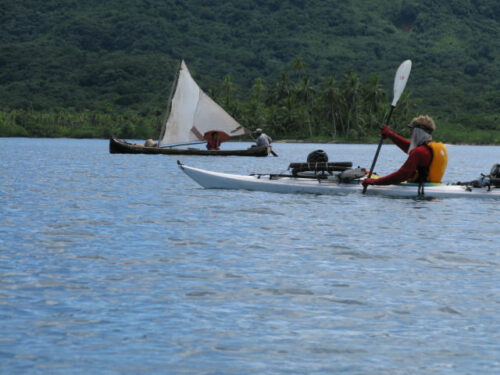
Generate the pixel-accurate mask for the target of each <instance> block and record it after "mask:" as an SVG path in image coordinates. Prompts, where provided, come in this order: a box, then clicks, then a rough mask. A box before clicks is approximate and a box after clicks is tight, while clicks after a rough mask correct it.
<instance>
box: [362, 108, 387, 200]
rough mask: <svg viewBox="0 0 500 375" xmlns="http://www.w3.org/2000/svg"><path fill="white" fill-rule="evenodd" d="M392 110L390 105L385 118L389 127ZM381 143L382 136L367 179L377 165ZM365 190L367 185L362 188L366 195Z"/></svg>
mask: <svg viewBox="0 0 500 375" xmlns="http://www.w3.org/2000/svg"><path fill="white" fill-rule="evenodd" d="M393 110H394V106H393V105H391V109H390V110H389V115H388V116H387V121H386V125H389V121H391V116H392V111H393ZM382 143H384V136H383V135H381V136H380V141H379V142H378V147H377V152H375V157H374V158H373V162H372V166H371V167H370V173H368V177H367V178H370V177H371V176H372V173H373V169H374V168H375V163H377V159H378V154H379V152H380V149H381V148H382ZM367 188H368V185H365V186H364V187H363V194H364V193H366V189H367Z"/></svg>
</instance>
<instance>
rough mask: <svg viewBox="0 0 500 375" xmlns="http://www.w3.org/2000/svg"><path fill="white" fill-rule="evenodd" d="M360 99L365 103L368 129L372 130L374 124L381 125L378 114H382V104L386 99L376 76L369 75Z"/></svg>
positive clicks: (374, 74) (373, 74)
mask: <svg viewBox="0 0 500 375" xmlns="http://www.w3.org/2000/svg"><path fill="white" fill-rule="evenodd" d="M362 97H363V102H364V103H365V110H367V111H368V122H369V126H370V129H373V125H374V124H378V125H381V124H380V121H379V118H380V116H379V114H380V113H382V112H383V111H382V109H384V107H385V106H384V104H385V103H386V97H387V95H386V92H385V89H384V87H383V86H382V85H381V84H380V78H379V75H378V74H376V73H372V74H370V76H369V77H368V80H367V81H366V82H365V83H364V85H363V87H362Z"/></svg>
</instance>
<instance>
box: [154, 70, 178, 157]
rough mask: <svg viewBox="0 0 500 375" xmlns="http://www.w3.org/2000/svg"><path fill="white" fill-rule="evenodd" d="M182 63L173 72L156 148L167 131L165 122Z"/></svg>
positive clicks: (168, 114)
mask: <svg viewBox="0 0 500 375" xmlns="http://www.w3.org/2000/svg"><path fill="white" fill-rule="evenodd" d="M182 61H183V60H181V62H180V64H179V69H177V71H176V72H175V78H174V82H173V83H172V87H171V88H170V95H169V97H168V103H167V110H166V111H165V117H164V118H163V124H162V126H161V131H160V137H159V138H158V142H157V143H156V144H157V146H158V147H160V141H161V140H162V139H163V136H164V135H165V131H166V130H167V121H168V116H170V108H171V106H172V96H173V94H174V90H175V88H176V86H177V81H178V80H179V73H180V71H181V68H182Z"/></svg>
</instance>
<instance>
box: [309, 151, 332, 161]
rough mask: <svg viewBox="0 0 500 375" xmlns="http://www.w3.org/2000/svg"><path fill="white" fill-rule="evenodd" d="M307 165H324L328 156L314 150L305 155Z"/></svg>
mask: <svg viewBox="0 0 500 375" xmlns="http://www.w3.org/2000/svg"><path fill="white" fill-rule="evenodd" d="M307 162H308V163H326V162H328V155H327V154H326V152H325V151H323V150H316V151H313V152H311V153H310V154H309V155H307Z"/></svg>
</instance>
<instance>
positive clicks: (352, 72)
mask: <svg viewBox="0 0 500 375" xmlns="http://www.w3.org/2000/svg"><path fill="white" fill-rule="evenodd" d="M0 22H1V24H2V28H0V136H51V137H52V136H54V137H56V136H66V137H108V136H110V135H111V134H116V135H119V136H121V137H126V138H155V137H157V134H158V129H159V126H160V122H161V119H162V117H163V112H164V110H165V105H166V102H167V98H168V95H169V92H170V85H171V83H172V81H173V78H174V74H175V72H176V69H177V67H178V64H179V60H180V58H184V59H185V60H186V63H187V65H188V67H189V68H190V70H191V73H192V75H193V77H194V78H195V80H196V81H197V82H198V83H199V85H200V86H201V87H202V88H203V89H204V90H205V91H207V92H208V93H209V95H211V96H212V97H214V98H215V99H216V100H217V101H218V102H219V103H221V105H222V106H223V107H224V108H226V109H227V110H228V111H229V112H230V113H231V114H233V115H234V117H236V118H237V119H238V120H239V121H240V122H241V123H242V124H244V125H246V126H248V127H255V126H257V125H258V126H261V127H264V128H265V130H266V132H268V133H269V134H271V135H273V136H274V137H278V138H279V137H281V138H287V137H295V138H303V139H305V138H307V139H314V138H318V137H325V138H327V139H331V138H332V137H335V139H341V140H359V139H364V140H366V139H375V138H376V135H377V128H378V124H380V122H381V121H383V118H384V116H385V114H386V113H387V109H388V104H389V103H388V102H389V100H390V98H391V97H392V81H393V78H394V72H395V70H396V68H397V66H398V65H399V64H400V63H401V61H403V60H405V59H408V58H410V59H412V61H413V70H412V73H411V77H410V80H409V83H408V86H407V90H406V92H405V96H404V97H403V98H402V101H401V102H400V103H398V109H397V112H396V117H395V118H394V119H395V122H394V123H405V122H406V121H408V119H409V118H410V117H411V116H413V115H414V114H416V113H426V114H430V115H431V116H433V117H434V118H435V119H436V120H437V122H438V134H437V135H438V136H439V137H440V138H441V139H444V140H445V141H447V142H460V141H462V142H475V143H500V116H499V114H498V108H500V78H499V77H500V40H499V38H498V35H500V3H499V2H498V1H496V0H448V1H446V2H445V1H436V0H377V1H368V0H354V1H351V2H343V1H339V0H330V1H321V0H309V1H305V0H266V1H263V0H230V1H220V0H203V1H202V0H182V1H181V0H164V1H159V0H134V1H131V0H121V1H117V0H109V1H106V2H103V1H96V0H87V1H84V2H82V1H77V0H45V1H43V2H42V1H37V0H6V1H4V4H3V6H2V7H1V9H0Z"/></svg>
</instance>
